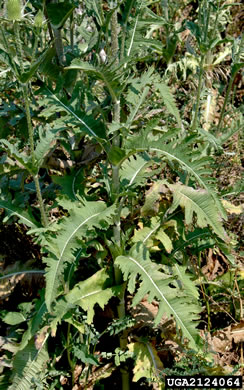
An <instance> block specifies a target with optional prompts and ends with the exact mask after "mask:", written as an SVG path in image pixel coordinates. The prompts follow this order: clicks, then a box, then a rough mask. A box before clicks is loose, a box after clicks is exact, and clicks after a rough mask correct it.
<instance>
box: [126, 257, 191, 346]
mask: <svg viewBox="0 0 244 390" xmlns="http://www.w3.org/2000/svg"><path fill="white" fill-rule="evenodd" d="M129 259H130V260H131V261H133V262H134V263H135V264H136V265H137V266H138V267H139V268H140V269H141V270H142V271H143V272H144V273H145V274H146V276H147V277H148V279H149V280H150V282H151V283H152V285H153V287H154V288H155V290H156V291H157V292H158V293H159V295H160V296H161V297H162V299H163V300H164V302H165V303H166V305H167V306H168V307H169V308H170V310H171V312H172V313H174V316H175V317H176V318H177V319H178V321H179V323H180V324H181V326H182V328H183V329H185V332H186V333H187V334H188V338H189V339H190V340H192V341H193V342H194V343H195V341H194V339H193V337H192V335H191V334H190V333H189V331H188V329H187V328H186V327H185V325H184V323H183V322H182V320H181V318H180V317H179V316H178V314H177V313H176V311H175V310H174V308H173V307H172V306H171V305H170V303H169V302H168V301H167V299H166V298H165V296H164V295H163V294H162V292H161V291H160V289H159V288H158V286H157V285H156V283H155V282H154V280H153V279H152V278H151V276H150V275H149V274H148V273H147V271H146V270H145V268H143V267H142V266H141V264H140V263H138V261H136V259H134V258H133V257H130V256H129Z"/></svg>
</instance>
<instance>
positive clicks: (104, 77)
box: [66, 59, 123, 103]
mask: <svg viewBox="0 0 244 390" xmlns="http://www.w3.org/2000/svg"><path fill="white" fill-rule="evenodd" d="M66 69H79V70H82V71H83V72H86V73H90V74H92V75H94V76H95V77H96V79H99V80H101V81H103V82H104V84H105V85H106V87H107V88H108V90H109V93H110V95H111V97H112V99H113V101H114V103H115V102H116V101H117V100H118V97H119V95H120V92H121V90H122V87H123V72H122V70H120V69H121V65H119V67H118V66H117V67H114V66H112V65H110V66H108V65H106V66H101V67H95V66H93V65H92V64H89V63H87V62H84V61H81V60H79V59H75V60H73V61H72V63H71V65H70V66H68V67H67V68H66Z"/></svg>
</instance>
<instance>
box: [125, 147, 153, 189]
mask: <svg viewBox="0 0 244 390" xmlns="http://www.w3.org/2000/svg"><path fill="white" fill-rule="evenodd" d="M150 163H151V162H150V158H149V157H148V156H147V154H146V153H143V154H140V155H137V156H130V157H129V158H128V159H127V160H125V161H124V162H123V163H122V165H121V169H120V180H121V184H122V186H123V187H125V186H126V187H132V186H137V185H140V184H141V183H144V182H145V170H146V168H147V167H148V165H149V164H150Z"/></svg>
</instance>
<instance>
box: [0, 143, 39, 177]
mask: <svg viewBox="0 0 244 390" xmlns="http://www.w3.org/2000/svg"><path fill="white" fill-rule="evenodd" d="M0 143H2V144H3V145H5V147H6V149H7V152H8V154H10V156H11V157H14V158H15V159H16V160H17V161H18V162H19V163H20V164H21V165H23V167H25V168H26V169H27V170H28V172H30V173H33V172H32V171H34V168H33V167H32V165H31V159H30V157H29V156H27V155H26V154H24V153H21V152H19V150H18V149H17V147H16V146H15V145H13V144H11V143H10V142H9V141H7V140H5V139H0Z"/></svg>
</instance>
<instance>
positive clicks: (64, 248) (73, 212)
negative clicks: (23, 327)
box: [45, 200, 115, 311]
mask: <svg viewBox="0 0 244 390" xmlns="http://www.w3.org/2000/svg"><path fill="white" fill-rule="evenodd" d="M60 204H61V205H62V207H64V208H67V209H68V210H69V214H70V216H69V217H67V218H64V219H63V220H62V222H61V223H60V224H59V225H58V229H59V232H58V234H57V237H56V238H52V239H50V240H49V250H50V256H49V257H48V258H47V259H45V262H46V264H47V269H46V271H47V273H46V298H45V299H46V305H47V308H48V310H49V311H50V310H51V303H52V302H53V301H54V300H55V298H56V297H57V295H58V291H59V289H60V287H61V286H62V284H61V283H62V281H63V273H64V269H65V267H67V264H69V263H71V262H72V261H73V260H74V250H75V249H77V248H79V247H80V246H81V244H80V243H79V242H78V241H77V239H79V240H81V239H82V238H85V237H86V236H87V233H88V232H89V230H95V228H99V229H106V228H107V227H108V226H109V224H112V223H113V218H112V216H113V214H114V212H115V206H111V207H108V208H107V207H106V204H105V203H104V202H87V201H85V200H83V201H82V202H81V203H80V202H71V201H65V200H63V201H62V202H60Z"/></svg>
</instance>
